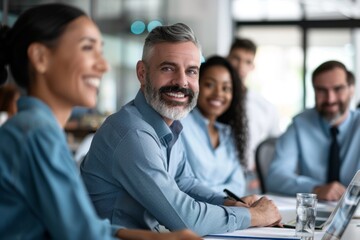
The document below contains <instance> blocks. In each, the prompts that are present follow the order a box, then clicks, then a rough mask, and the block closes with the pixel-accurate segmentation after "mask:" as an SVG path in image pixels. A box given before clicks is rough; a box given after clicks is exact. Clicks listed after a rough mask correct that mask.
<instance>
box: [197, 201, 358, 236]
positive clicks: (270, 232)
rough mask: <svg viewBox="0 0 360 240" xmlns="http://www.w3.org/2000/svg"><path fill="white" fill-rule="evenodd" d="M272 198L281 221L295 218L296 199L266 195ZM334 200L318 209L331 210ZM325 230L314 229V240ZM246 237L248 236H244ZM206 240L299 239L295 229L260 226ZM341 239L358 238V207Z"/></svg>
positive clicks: (320, 205)
mask: <svg viewBox="0 0 360 240" xmlns="http://www.w3.org/2000/svg"><path fill="white" fill-rule="evenodd" d="M266 196H267V197H268V198H270V199H272V200H273V201H274V203H275V204H276V205H277V206H278V209H279V211H280V214H281V216H282V222H288V221H290V220H292V219H294V218H296V210H295V209H296V199H295V198H293V197H284V196H276V195H266ZM335 206H336V202H319V203H318V206H317V209H318V210H329V211H331V210H333V209H334V208H335ZM324 233H325V231H323V230H315V234H314V240H321V239H322V237H323V235H324ZM245 237H248V238H245ZM204 239H206V240H221V239H223V240H229V239H248V240H253V239H270V240H271V239H299V238H296V237H295V229H291V228H279V227H261V228H248V229H244V230H238V231H235V232H232V233H226V234H217V235H209V236H205V237H204ZM341 239H344V240H359V239H360V207H359V208H358V209H357V211H356V213H355V217H354V218H353V219H352V220H351V221H350V223H349V226H348V227H347V228H346V230H345V232H344V235H343V236H342V238H341Z"/></svg>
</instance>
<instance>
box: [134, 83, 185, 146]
mask: <svg viewBox="0 0 360 240" xmlns="http://www.w3.org/2000/svg"><path fill="white" fill-rule="evenodd" d="M134 104H135V106H136V108H137V109H138V110H139V112H140V113H141V115H142V116H143V118H144V120H145V121H146V122H147V123H149V124H150V125H151V126H152V127H153V128H154V130H155V132H156V134H157V135H158V136H159V138H163V139H164V140H165V141H166V143H170V142H171V141H172V140H173V139H174V141H175V140H176V139H177V138H178V136H179V134H180V132H181V131H182V125H181V123H180V121H177V120H175V121H174V122H173V124H172V125H171V126H170V127H169V126H168V125H167V124H166V122H165V121H164V119H163V118H162V116H161V115H160V114H159V113H158V112H156V111H155V109H154V108H152V107H151V106H150V105H149V104H148V103H147V101H146V99H145V96H144V94H143V92H142V91H141V90H139V91H138V93H137V95H136V97H135V100H134Z"/></svg>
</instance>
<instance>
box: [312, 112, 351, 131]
mask: <svg viewBox="0 0 360 240" xmlns="http://www.w3.org/2000/svg"><path fill="white" fill-rule="evenodd" d="M315 111H316V112H317V114H318V116H319V118H320V121H321V123H322V124H321V125H322V126H323V128H324V131H326V132H327V133H328V135H329V136H330V134H331V133H330V128H331V126H330V124H329V122H328V121H326V119H324V118H323V117H322V116H321V115H320V113H319V112H318V111H317V110H316V109H315ZM353 115H354V112H353V111H351V110H349V113H348V115H347V117H346V118H345V120H344V121H343V122H342V123H340V125H339V126H337V127H338V130H339V134H341V133H344V132H345V130H346V129H347V128H348V126H349V125H350V123H351V119H352V118H353V117H354V116H353Z"/></svg>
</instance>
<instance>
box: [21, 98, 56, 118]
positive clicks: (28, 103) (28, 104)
mask: <svg viewBox="0 0 360 240" xmlns="http://www.w3.org/2000/svg"><path fill="white" fill-rule="evenodd" d="M17 106H18V109H19V112H20V111H24V110H27V109H41V110H42V111H44V112H45V113H46V115H47V116H52V117H53V118H54V120H55V121H56V122H57V120H56V119H55V116H54V113H53V112H52V111H51V109H50V107H49V106H48V105H47V104H45V103H44V102H43V101H41V100H40V99H38V98H35V97H29V96H22V97H20V99H19V100H18V102H17Z"/></svg>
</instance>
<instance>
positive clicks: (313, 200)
mask: <svg viewBox="0 0 360 240" xmlns="http://www.w3.org/2000/svg"><path fill="white" fill-rule="evenodd" d="M316 204H317V196H316V194H313V193H297V194H296V229H295V234H296V236H297V237H300V238H301V239H302V240H313V239H314V230H315V218H316Z"/></svg>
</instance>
